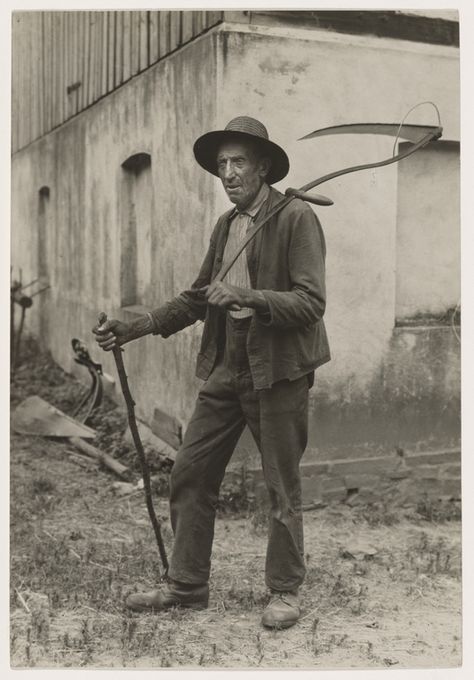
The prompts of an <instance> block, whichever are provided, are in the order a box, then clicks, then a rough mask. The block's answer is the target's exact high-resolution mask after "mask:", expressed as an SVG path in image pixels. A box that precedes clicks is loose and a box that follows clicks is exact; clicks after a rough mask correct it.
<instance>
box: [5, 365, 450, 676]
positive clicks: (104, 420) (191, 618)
mask: <svg viewBox="0 0 474 680" xmlns="http://www.w3.org/2000/svg"><path fill="white" fill-rule="evenodd" d="M28 360H29V361H30V362H35V361H36V363H33V364H32V370H31V373H32V375H33V376H34V379H33V382H32V384H31V386H29V387H28V385H27V383H24V382H22V380H23V378H22V375H24V373H25V372H22V370H21V368H22V367H21V366H20V367H19V370H18V372H17V375H16V377H15V381H14V383H13V386H12V397H13V402H14V403H18V402H19V401H20V398H19V395H20V396H21V398H24V397H25V396H28V393H29V392H28V389H30V390H38V389H39V388H40V387H41V389H42V390H43V392H42V396H43V397H44V398H46V399H48V400H49V401H53V399H52V398H51V394H52V392H54V394H55V398H56V400H57V401H56V402H55V405H57V406H58V407H59V408H62V409H63V410H67V408H66V406H67V405H72V404H73V403H74V399H73V394H74V393H75V392H77V386H76V383H75V381H74V379H73V378H72V377H71V376H65V375H64V374H61V373H60V372H59V369H57V367H56V368H55V367H54V365H53V367H52V366H51V360H50V358H49V359H48V357H47V356H46V358H45V356H44V355H42V354H37V356H36V357H31V356H30V358H29V359H28ZM50 376H52V383H53V384H52V385H51V384H48V380H49V378H50ZM20 379H21V381H20V384H19V385H18V383H17V381H18V380H20ZM36 393H38V392H36ZM61 395H66V398H65V401H64V402H63V401H61ZM99 421H100V422H99ZM99 425H100V428H101V435H100V436H101V442H102V444H101V445H102V446H103V447H104V448H105V449H106V450H107V451H108V452H109V453H112V454H113V455H115V456H116V457H121V458H122V460H125V461H127V463H129V464H132V452H131V451H130V449H129V448H128V447H127V446H125V445H124V444H123V442H122V438H121V437H122V432H123V429H124V427H125V418H124V415H123V413H122V412H120V411H119V410H118V409H116V408H115V407H113V406H111V405H109V404H106V405H105V407H104V410H103V411H102V412H101V414H98V415H97V424H96V425H95V426H96V427H98V426H99ZM121 428H122V429H121ZM67 451H68V447H67V445H66V444H65V443H64V442H61V441H56V442H55V441H52V440H45V439H41V438H35V437H23V436H17V435H13V438H12V457H11V461H12V462H11V534H10V535H11V542H10V558H11V579H10V586H11V599H10V606H11V627H10V648H11V663H12V665H13V666H14V667H16V668H21V667H27V668H33V667H38V668H42V667H55V668H69V667H71V668H92V667H97V668H106V667H107V668H109V667H114V668H122V667H123V668H125V667H127V668H130V667H135V666H136V667H150V668H151V667H152V668H210V669H213V668H285V667H286V668H349V667H352V668H385V667H388V666H394V665H396V666H397V667H413V665H415V666H416V665H418V666H420V665H424V666H430V665H431V666H446V665H448V666H449V665H451V666H453V665H456V664H457V663H459V659H460V643H459V639H460V573H461V563H460V531H459V530H460V525H459V516H460V515H459V504H450V505H449V504H448V505H440V504H438V503H433V502H431V501H429V499H422V501H420V504H419V505H418V507H413V508H405V509H400V508H393V507H391V506H390V505H389V504H385V505H384V504H380V505H376V504H372V505H368V506H365V507H357V508H349V507H347V506H341V505H334V506H331V507H328V508H325V509H321V510H313V511H311V512H308V513H305V539H306V563H307V576H306V580H305V583H304V585H303V587H302V602H303V614H302V618H301V621H300V622H299V623H298V625H297V626H295V627H293V628H291V629H289V630H287V631H271V630H267V629H264V628H262V627H261V626H260V616H261V613H262V610H263V608H264V607H265V605H266V603H267V602H268V597H269V595H268V592H267V590H266V588H265V584H264V579H263V574H264V562H265V545H266V532H267V515H266V509H265V507H264V506H256V505H255V504H254V503H252V499H248V498H247V499H246V498H245V497H244V496H243V494H242V493H241V490H242V484H241V481H240V480H239V479H236V483H235V488H234V489H231V491H230V492H229V494H230V495H229V498H228V499H227V500H228V501H229V502H226V497H223V498H222V499H221V506H220V511H219V517H218V520H217V522H216V537H215V544H214V554H213V572H212V581H211V599H210V608H209V609H207V610H203V611H181V610H178V609H175V610H170V611H167V612H164V613H162V614H159V615H151V614H144V615H136V614H134V613H130V612H128V611H127V610H125V609H124V607H123V600H124V598H125V597H126V595H127V594H128V593H129V592H132V591H133V590H137V589H150V588H152V587H155V586H156V584H157V582H158V581H159V578H160V573H159V560H158V554H157V549H156V547H155V544H154V536H153V532H152V529H151V527H150V526H149V522H148V517H147V513H146V509H145V504H144V501H143V497H142V495H141V494H135V495H132V496H130V497H119V496H117V495H115V494H114V491H113V488H112V482H113V481H115V479H114V478H113V477H112V475H111V473H110V472H108V471H106V470H101V469H100V468H97V467H94V466H92V467H88V468H82V467H79V466H78V465H77V463H76V462H74V460H72V459H71V458H69V456H68V453H67ZM159 468H160V466H157V469H159ZM161 473H162V474H163V485H162V486H161V487H160V486H158V487H156V488H155V505H156V509H157V513H158V515H159V516H160V518H161V520H162V522H163V527H162V530H163V536H164V540H165V543H166V545H167V548H168V552H169V551H170V548H171V545H172V533H171V529H170V525H169V522H168V519H167V518H168V510H167V502H166V498H165V496H158V493H159V492H161V493H163V494H164V493H166V475H167V470H166V469H161ZM137 476H138V475H137ZM239 494H240V495H239ZM355 536H358V537H361V538H362V539H365V540H367V541H369V542H370V543H371V544H372V545H374V546H376V550H375V553H374V554H372V555H365V556H362V557H360V556H359V557H358V558H357V559H355V558H352V557H350V550H349V551H348V550H346V548H347V546H349V547H350V543H351V541H353V540H354V537H355ZM434 622H435V623H436V625H431V624H433V623H434Z"/></svg>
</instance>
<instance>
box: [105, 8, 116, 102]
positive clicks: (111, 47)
mask: <svg viewBox="0 0 474 680" xmlns="http://www.w3.org/2000/svg"><path fill="white" fill-rule="evenodd" d="M115 16H116V13H115V12H107V34H108V35H107V42H108V49H107V90H106V91H107V92H111V91H112V90H113V89H114V77H115V75H114V74H115Z"/></svg>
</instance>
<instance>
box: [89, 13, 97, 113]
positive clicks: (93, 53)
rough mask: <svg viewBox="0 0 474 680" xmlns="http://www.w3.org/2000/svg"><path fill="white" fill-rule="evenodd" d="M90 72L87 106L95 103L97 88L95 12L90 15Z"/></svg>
mask: <svg viewBox="0 0 474 680" xmlns="http://www.w3.org/2000/svg"><path fill="white" fill-rule="evenodd" d="M88 14H89V49H88V53H89V62H88V64H89V72H88V77H87V106H90V104H92V102H93V101H94V86H95V64H96V47H97V45H96V37H97V31H96V28H97V17H96V13H95V12H94V11H92V10H91V11H90V12H89V13H88Z"/></svg>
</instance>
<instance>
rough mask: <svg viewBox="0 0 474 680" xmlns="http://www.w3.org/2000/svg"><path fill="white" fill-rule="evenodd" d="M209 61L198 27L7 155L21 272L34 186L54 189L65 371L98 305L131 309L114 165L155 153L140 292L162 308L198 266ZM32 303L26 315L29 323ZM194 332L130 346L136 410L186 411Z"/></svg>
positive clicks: (54, 317) (26, 264) (30, 271)
mask: <svg viewBox="0 0 474 680" xmlns="http://www.w3.org/2000/svg"><path fill="white" fill-rule="evenodd" d="M216 61H217V60H216V42H215V36H212V35H210V36H206V38H205V40H198V41H197V42H195V43H193V44H191V45H189V46H188V47H187V48H186V49H185V50H183V51H182V52H179V53H176V54H175V55H174V56H172V57H170V58H169V59H168V60H165V61H163V62H160V63H159V64H158V65H157V66H155V67H153V68H152V69H150V71H148V72H147V73H145V74H143V75H141V76H140V77H139V78H137V79H134V80H132V81H131V82H130V83H128V84H127V85H125V86H124V87H123V88H121V89H119V90H117V91H116V92H114V93H113V94H111V95H110V96H109V97H107V98H105V99H103V100H101V101H100V102H99V103H98V104H96V105H95V106H94V107H92V108H90V109H88V110H87V111H86V112H84V113H83V114H81V115H80V116H78V117H77V118H75V119H74V120H73V121H71V122H69V123H68V124H66V125H64V126H63V127H61V128H60V129H58V130H57V131H55V132H53V133H52V134H50V135H48V136H47V137H44V138H43V139H41V140H40V141H38V142H36V143H34V144H32V145H30V146H29V147H28V148H27V149H25V150H23V151H21V152H20V153H18V154H16V155H15V156H14V158H13V169H12V226H13V228H12V263H13V265H14V273H15V272H16V273H17V272H18V269H19V268H20V267H21V268H22V270H23V281H24V282H25V281H27V280H29V279H33V278H35V277H36V275H37V270H38V267H37V252H38V228H39V219H38V214H39V201H40V199H39V194H38V192H39V189H40V188H41V187H43V186H45V185H46V186H48V187H49V188H50V198H49V202H48V204H47V205H46V206H45V211H46V213H47V215H46V217H45V219H44V221H45V225H46V229H47V236H48V246H47V252H48V258H49V271H50V284H51V290H50V291H48V293H47V294H45V297H44V298H43V303H42V304H43V307H44V311H45V313H46V314H47V316H48V325H47V328H45V329H44V332H45V336H44V338H43V340H44V343H45V344H46V345H47V346H49V347H50V348H51V350H52V352H53V355H54V357H55V358H56V359H57V360H58V361H59V363H60V364H61V365H63V366H64V367H65V368H66V369H67V370H73V369H75V364H74V362H73V360H72V352H71V349H70V340H71V338H72V337H74V336H79V337H82V338H83V339H84V340H85V341H86V342H87V343H88V344H89V346H92V345H94V343H93V340H92V335H91V333H90V329H91V328H92V326H93V325H94V324H95V322H96V318H97V313H98V311H100V310H102V309H104V310H105V311H107V313H108V314H109V316H110V317H112V316H119V317H122V318H123V317H124V316H125V317H126V318H129V317H130V313H128V312H127V313H124V311H123V310H120V261H121V257H120V254H121V242H120V234H121V223H122V220H123V219H125V218H126V216H125V217H124V215H123V214H122V212H123V211H126V210H127V206H126V205H124V204H123V193H124V176H123V175H124V170H123V169H122V167H121V164H122V163H123V162H124V161H125V160H126V159H127V158H128V157H129V156H131V155H132V154H135V153H137V152H147V153H149V154H150V155H151V159H152V165H151V173H152V182H151V184H152V189H153V194H152V196H150V200H151V201H152V206H153V207H152V210H153V216H152V248H151V250H152V252H151V253H150V252H144V253H142V254H141V257H142V258H143V259H146V258H150V256H152V266H151V284H152V285H151V286H150V287H149V290H150V291H151V295H150V297H149V298H148V300H147V301H146V302H147V303H148V305H149V306H150V307H153V306H158V305H159V304H161V303H162V302H164V301H166V300H167V299H169V298H170V297H172V296H173V295H174V294H176V293H177V292H179V290H181V289H182V288H184V287H185V286H188V285H189V283H190V280H191V279H192V277H193V276H194V274H195V273H197V269H198V266H199V263H200V259H201V257H202V255H203V253H204V252H205V250H206V248H207V244H208V240H209V235H210V232H211V229H212V226H213V223H214V221H215V217H216V213H215V208H214V205H213V195H214V191H215V187H214V182H213V180H212V178H211V177H210V176H209V175H207V174H206V173H204V172H202V171H201V170H200V169H199V167H198V166H197V164H196V163H195V161H194V158H193V156H192V144H193V142H194V140H195V139H196V137H197V136H198V135H199V134H201V133H202V132H203V131H204V130H207V129H208V128H212V127H214V125H215V122H216V121H215V102H216V95H215V85H216V73H215V69H216ZM37 301H38V298H36V299H35V305H34V306H33V308H32V310H31V312H29V313H28V314H29V317H28V327H29V329H32V330H33V331H35V332H37V331H38V330H39V318H38V311H39V308H40V307H39V305H38V304H36V302H37ZM138 311H140V310H138ZM199 335H200V329H199V326H197V327H196V328H193V329H188V330H187V331H185V332H184V333H181V334H179V335H178V336H176V337H175V338H173V340H171V341H162V340H161V341H160V340H158V339H157V338H151V337H150V338H146V339H144V340H142V341H141V342H140V343H137V344H136V346H129V348H127V354H126V363H127V370H128V372H129V375H130V377H131V384H132V388H133V392H134V396H136V401H137V404H138V410H139V413H140V415H141V416H142V417H144V418H146V419H149V418H150V417H151V415H152V413H153V408H154V407H155V406H158V407H161V408H163V409H164V410H165V411H167V412H171V413H173V414H174V415H176V416H177V417H179V418H181V419H184V418H185V417H186V416H187V415H188V414H189V408H190V403H191V401H192V396H191V395H190V393H192V394H194V390H195V387H196V385H197V381H195V380H194V359H195V354H196V348H197V343H198V340H199ZM93 356H95V358H96V359H99V360H101V361H103V363H104V365H105V369H106V370H107V372H108V373H110V374H113V375H115V370H114V367H113V364H112V359H111V356H110V355H105V354H103V353H101V354H100V356H98V350H95V349H94V350H93ZM79 370H81V369H79Z"/></svg>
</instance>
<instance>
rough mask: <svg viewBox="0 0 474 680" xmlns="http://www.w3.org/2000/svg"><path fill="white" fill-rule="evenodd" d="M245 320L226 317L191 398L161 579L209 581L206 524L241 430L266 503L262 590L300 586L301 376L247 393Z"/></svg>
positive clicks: (304, 412)
mask: <svg viewBox="0 0 474 680" xmlns="http://www.w3.org/2000/svg"><path fill="white" fill-rule="evenodd" d="M248 327H249V320H248V319H236V318H232V317H231V316H230V315H229V314H228V315H227V321H226V338H225V349H224V352H223V354H222V353H221V357H220V358H219V359H218V362H217V364H216V367H215V368H214V370H213V372H212V373H211V375H210V377H209V378H208V380H207V381H206V383H205V384H204V386H203V387H202V389H201V390H200V392H199V395H198V398H197V402H196V406H195V410H194V413H193V415H192V417H191V420H190V422H189V425H188V427H187V430H186V433H185V435H184V439H183V444H182V446H181V448H180V450H179V451H178V453H177V456H176V460H175V464H174V466H173V469H172V473H171V477H170V516H171V526H172V529H173V533H174V545H173V551H172V555H171V558H170V569H169V576H170V578H171V579H173V580H175V581H180V582H182V583H188V584H196V585H197V584H202V583H206V582H207V581H208V579H209V575H210V569H211V552H212V542H213V538H214V522H215V516H216V508H217V503H218V497H219V489H220V485H221V483H222V480H223V478H224V473H225V470H226V466H227V464H228V463H229V460H230V458H231V456H232V453H233V452H234V449H235V447H236V445H237V442H238V440H239V437H240V435H241V434H242V432H243V429H244V427H245V425H248V427H249V429H250V431H251V433H252V435H253V437H254V439H255V442H256V445H257V447H258V449H259V451H260V455H261V462H262V470H263V476H264V480H265V484H266V487H267V489H268V493H269V498H270V518H269V532H268V544H267V552H266V560H265V582H266V585H267V586H268V587H269V588H270V589H272V590H276V591H290V590H295V589H296V588H298V586H299V585H301V583H302V582H303V580H304V576H305V571H306V570H305V564H304V543H303V520H302V512H301V477H300V471H299V463H300V460H301V457H302V455H303V453H304V450H305V448H306V444H307V436H308V391H309V382H308V378H307V377H306V376H303V377H302V378H299V379H297V380H294V381H291V382H290V381H289V380H283V381H280V382H278V383H275V384H274V385H273V386H272V387H271V388H269V389H264V390H258V391H256V390H254V388H253V383H252V376H251V373H250V366H249V362H248V354H247V347H246V340H247V332H248Z"/></svg>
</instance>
